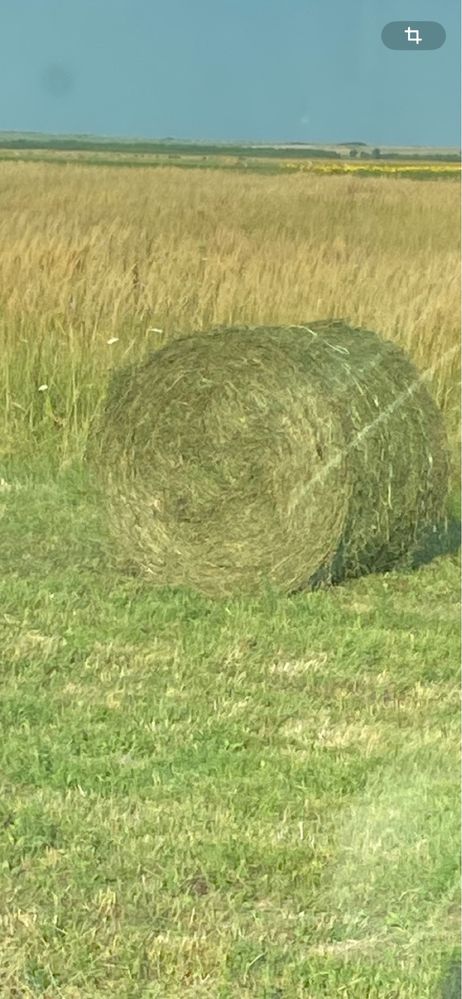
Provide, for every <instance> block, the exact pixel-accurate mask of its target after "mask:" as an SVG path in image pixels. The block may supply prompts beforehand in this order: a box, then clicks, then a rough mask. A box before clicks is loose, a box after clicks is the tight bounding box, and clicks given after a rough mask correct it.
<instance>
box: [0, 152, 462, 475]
mask: <svg viewBox="0 0 462 999" xmlns="http://www.w3.org/2000/svg"><path fill="white" fill-rule="evenodd" d="M0 198H1V214H0V343H1V351H2V356H3V358H4V361H5V362H6V363H4V364H3V365H2V375H1V383H0V384H1V391H2V396H3V400H4V405H3V407H2V411H3V414H4V415H3V419H4V428H3V434H2V442H3V446H2V451H3V454H4V455H5V456H9V455H11V454H19V453H21V454H22V453H24V454H25V453H27V452H29V451H31V450H36V449H37V448H40V447H49V446H50V442H52V447H53V451H54V454H55V455H56V456H58V457H59V459H60V460H61V461H64V462H65V461H67V460H70V459H73V458H74V457H76V456H78V455H79V454H81V453H82V449H83V447H84V442H85V439H86V436H87V433H88V429H89V426H90V424H91V422H92V421H93V419H94V418H95V414H96V413H97V410H98V406H99V404H100V402H101V399H102V396H103V392H104V388H105V384H106V377H107V374H108V371H109V370H110V368H112V367H113V366H114V365H120V364H122V363H126V362H127V361H129V360H133V359H136V358H137V357H139V356H140V355H142V354H144V353H145V351H146V350H147V349H148V348H149V347H154V346H158V345H159V344H160V343H163V342H164V341H165V340H167V339H169V338H170V337H174V336H178V335H180V334H182V333H184V332H189V331H192V330H200V329H206V328H207V327H208V326H209V325H212V324H218V323H219V324H222V323H226V324H228V323H229V324H231V323H237V322H245V323H252V324H259V323H261V324H265V323H271V324H273V325H274V324H283V323H293V324H296V323H302V322H303V321H305V322H306V321H307V320H315V319H323V318H326V317H337V318H344V319H346V320H347V321H348V322H350V323H352V324H359V325H363V326H366V327H369V328H370V329H373V330H376V331H378V332H380V333H382V334H383V335H384V336H385V337H387V338H391V339H394V340H396V341H398V342H399V343H400V344H401V345H402V346H404V347H405V348H406V349H407V350H408V351H409V353H410V354H411V356H412V358H413V359H414V361H415V362H416V364H417V366H418V367H419V369H420V370H421V371H422V372H423V371H426V372H427V374H426V377H427V378H428V385H429V387H430V388H431V390H432V391H433V394H434V396H435V397H436V399H437V401H438V402H439V404H440V405H441V406H442V408H443V410H444V412H445V414H446V419H447V425H448V429H449V432H450V435H451V439H452V441H453V442H454V444H455V442H456V440H457V432H458V429H457V428H458V425H459V416H458V409H459V338H460V334H459V330H460V277H459V272H460V249H459V232H460V225H459V212H460V185H459V183H458V182H457V181H456V182H454V181H444V180H443V181H440V182H437V183H435V182H431V181H425V180H423V181H422V180H420V181H419V180H409V179H397V178H392V177H387V176H380V177H377V178H375V177H371V178H364V177H357V176H354V175H353V174H352V175H351V176H335V175H334V176H328V175H315V174H310V173H302V172H300V173H297V172H295V171H294V172H293V173H287V174H281V175H276V176H274V175H273V176H268V175H267V176H264V175H256V174H253V173H252V172H251V171H246V172H245V171H242V172H241V173H239V172H233V173H231V172H229V171H228V172H227V171H225V170H223V171H220V170H213V171H205V170H204V171H197V170H196V171H194V170H187V169H182V170H178V169H175V168H174V167H168V166H166V167H159V168H157V169H155V170H152V169H149V168H148V167H142V166H140V167H139V168H137V167H136V168H133V167H132V168H128V167H124V166H117V167H106V166H102V165H95V166H88V165H82V164H79V163H76V164H59V163H46V164H44V163H34V162H2V163H1V164H0Z"/></svg>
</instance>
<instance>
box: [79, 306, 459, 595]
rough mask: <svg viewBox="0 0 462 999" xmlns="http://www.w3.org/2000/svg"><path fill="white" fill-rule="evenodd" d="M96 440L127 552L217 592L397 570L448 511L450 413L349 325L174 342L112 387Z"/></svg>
mask: <svg viewBox="0 0 462 999" xmlns="http://www.w3.org/2000/svg"><path fill="white" fill-rule="evenodd" d="M95 439H96V440H97V442H98V446H97V449H96V451H97V454H98V457H97V459H96V464H97V466H98V471H99V475H100V481H101V482H102V484H103V486H104V489H105V496H106V499H107V512H108V518H109V522H110V525H111V530H112V531H113V533H114V536H115V539H116V541H117V545H118V547H119V551H121V552H123V554H124V556H127V557H128V559H129V561H130V562H131V564H132V565H134V566H136V567H137V569H138V570H139V571H141V572H142V574H145V575H147V576H149V578H151V579H152V581H153V582H155V583H157V584H160V585H166V584H170V585H186V586H190V587H193V588H195V589H197V590H199V591H201V592H202V593H204V594H207V595H210V596H227V595H232V594H235V593H249V592H251V591H254V590H255V589H257V588H258V587H259V586H260V585H262V584H269V585H270V586H272V587H274V588H276V589H277V590H279V591H283V592H286V593H289V592H293V591H295V590H298V589H301V588H312V587H313V586H315V585H319V584H324V583H329V582H332V581H334V580H340V579H343V578H347V577H351V576H355V575H358V574H360V573H362V572H366V571H371V570H379V571H383V570H386V569H389V568H392V567H393V566H395V565H396V564H398V563H399V562H400V560H402V559H403V557H404V556H406V554H409V552H411V551H412V550H413V547H414V546H415V545H417V544H418V539H419V537H420V536H421V534H422V531H423V530H425V529H428V527H429V525H433V524H436V523H437V522H439V521H440V520H441V518H442V516H443V515H444V508H445V501H446V494H447V488H448V453H447V445H446V438H445V432H444V428H443V422H442V417H441V414H440V413H439V410H438V409H437V407H436V405H435V404H434V402H433V401H432V399H431V397H430V395H429V393H428V391H427V390H426V388H425V387H424V384H423V382H422V379H420V380H419V377H418V374H417V372H416V370H415V368H414V367H413V365H412V364H411V362H410V361H409V360H408V359H407V357H406V356H405V355H404V354H403V352H402V351H401V350H400V349H398V348H397V347H396V346H395V345H394V344H391V343H389V342H386V341H384V340H382V339H381V338H380V337H378V336H377V335H376V334H375V333H372V332H370V331H367V330H362V329H361V330H360V329H353V328H352V327H349V326H347V325H345V323H343V322H342V321H338V320H337V321H325V322H313V323H307V324H305V325H304V326H300V327H298V326H297V327H283V328H275V327H264V328H263V327H232V328H223V327H221V328H218V329H215V330H211V331H210V332H208V333H197V334H194V335H193V336H189V337H185V338H182V339H177V340H174V341H172V342H171V343H169V344H168V345H167V346H165V347H163V348H162V349H161V350H159V351H156V352H154V353H153V354H151V355H149V357H148V358H147V359H146V360H145V362H143V363H142V364H140V365H139V366H134V367H131V368H128V369H124V370H120V371H119V372H117V373H116V374H115V375H114V377H113V379H112V382H111V385H110V389H109V392H108V396H107V400H106V407H105V410H104V413H103V418H102V421H101V423H100V426H99V428H98V432H97V435H96V438H95Z"/></svg>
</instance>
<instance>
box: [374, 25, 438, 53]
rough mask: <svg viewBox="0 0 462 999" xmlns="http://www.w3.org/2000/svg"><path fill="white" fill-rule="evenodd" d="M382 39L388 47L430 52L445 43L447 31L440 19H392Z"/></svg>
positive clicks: (402, 50) (384, 30) (385, 28)
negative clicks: (439, 22) (439, 21)
mask: <svg viewBox="0 0 462 999" xmlns="http://www.w3.org/2000/svg"><path fill="white" fill-rule="evenodd" d="M382 41H383V44H384V45H386V46H387V49H396V50H400V51H401V52H404V51H405V50H406V51H408V52H409V51H411V52H425V51H426V52H428V51H429V50H430V49H440V48H441V46H442V45H444V43H445V41H446V32H445V30H444V28H443V25H442V24H438V21H390V23H389V24H386V25H385V27H384V29H383V31H382Z"/></svg>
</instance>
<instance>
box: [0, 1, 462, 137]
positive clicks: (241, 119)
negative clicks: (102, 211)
mask: <svg viewBox="0 0 462 999" xmlns="http://www.w3.org/2000/svg"><path fill="white" fill-rule="evenodd" d="M403 19H410V20H412V19H418V20H434V21H439V22H440V23H441V24H443V26H444V28H445V30H446V35H447V38H446V43H445V44H444V46H443V47H442V48H441V49H438V50H436V51H433V52H431V51H430V52H421V51H417V52H416V51H412V52H407V51H406V52H392V51H390V50H389V49H387V48H385V46H384V45H383V43H382V41H381V31H382V28H383V27H384V25H385V24H386V23H388V22H389V21H394V20H403ZM460 44H461V35H460V4H459V0H419V2H416V0H406V4H405V5H404V6H403V4H402V2H398V0H162V2H161V0H2V3H1V10H0V94H1V100H0V130H14V131H35V132H53V133H68V134H70V133H87V134H95V135H114V136H120V137H122V136H124V137H131V136H132V137H146V138H164V137H166V136H173V137H175V138H185V139H193V138H197V139H208V140H256V141H265V140H268V141H289V142H290V141H303V142H310V141H311V142H328V141H330V142H342V141H364V142H370V143H373V144H374V145H381V144H382V145H430V146H458V145H459V144H460V86H461V85H460Z"/></svg>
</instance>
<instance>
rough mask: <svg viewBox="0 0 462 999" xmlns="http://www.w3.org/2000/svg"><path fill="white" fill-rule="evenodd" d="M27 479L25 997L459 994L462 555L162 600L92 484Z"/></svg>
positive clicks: (20, 698) (10, 604)
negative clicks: (110, 554) (349, 576)
mask: <svg viewBox="0 0 462 999" xmlns="http://www.w3.org/2000/svg"><path fill="white" fill-rule="evenodd" d="M11 472H13V470H11ZM10 479H11V481H4V482H3V484H2V493H1V499H2V513H3V517H2V526H3V531H2V542H1V543H2V549H1V558H2V563H3V566H4V572H3V579H2V584H1V586H2V623H1V642H2V649H3V661H4V674H3V691H2V702H1V712H2V716H3V717H2V721H3V740H2V766H1V775H2V776H1V783H2V788H1V811H0V828H1V833H0V836H1V848H0V856H1V859H2V864H1V892H0V896H1V900H2V901H1V914H2V915H1V918H2V933H1V943H0V949H1V954H2V960H1V971H0V983H1V984H0V993H1V995H2V996H5V997H7V996H8V997H11V999H13V997H18V999H19V996H21V997H22V996H24V997H26V996H27V997H29V996H47V997H50V999H55V997H56V999H58V997H61V996H62V997H66V999H70V997H88V999H90V997H92V999H93V997H99V996H107V995H116V996H120V997H123V999H129V997H130V999H132V997H133V999H135V997H138V996H139V997H159V999H160V997H164V996H171V997H180V996H184V995H188V996H189V995H191V996H198V997H206V996H207V997H217V999H218V997H220V999H225V997H238V996H241V995H242V996H256V997H261V999H263V997H267V999H269V997H274V999H275V997H276V996H278V997H284V999H292V997H294V999H295V997H298V996H304V997H305V996H307V997H313V999H318V997H321V996H337V995H338V996H352V997H353V996H354V997H358V999H362V997H364V999H365V997H380V999H385V997H387V999H388V997H390V999H391V997H400V999H401V997H405V999H411V997H412V999H424V997H431V996H432V997H433V996H439V995H443V993H442V992H441V991H439V988H440V983H441V980H442V977H444V974H445V971H446V970H449V969H450V965H451V960H453V959H454V955H455V953H456V951H457V939H458V926H459V915H458V913H459V908H458V887H457V886H458V854H459V818H458V814H459V809H458V799H459V773H458V765H457V761H458V739H459V696H458V683H457V667H458V658H459V633H458V593H457V590H458V579H459V568H458V563H457V559H456V558H455V557H451V556H449V557H444V558H441V559H439V560H435V561H433V562H432V563H431V564H429V565H427V566H425V567H422V568H420V569H419V570H418V571H416V572H414V573H412V574H389V575H387V576H377V577H369V578H367V579H363V580H360V581H359V582H355V583H353V584H351V585H348V586H345V587H338V588H336V589H333V590H332V591H330V592H328V593H315V594H311V595H310V596H309V597H307V596H306V595H299V596H297V597H294V598H291V599H285V600H282V599H281V600H278V601H275V600H274V599H272V597H271V595H270V594H268V595H265V596H263V597H261V598H258V599H254V600H252V601H244V600H242V601H239V600H232V601H228V602H226V601H222V602H213V601H208V600H206V599H202V598H199V597H197V596H195V595H194V594H191V593H188V592H180V591H178V592H175V591H168V590H165V591H160V592H159V591H157V592H156V591H152V590H150V588H149V586H148V585H146V584H140V583H139V582H138V581H137V580H136V579H135V578H131V579H130V578H123V577H117V576H116V575H114V574H111V573H110V572H108V569H107V554H106V552H105V542H104V541H103V540H102V539H103V537H104V532H102V531H101V527H100V525H99V523H98V520H99V518H100V516H101V514H100V511H99V509H98V508H96V507H95V506H94V504H93V503H92V502H90V500H89V498H88V497H89V495H91V494H90V491H89V489H88V484H87V483H86V481H85V477H84V473H83V472H70V471H69V472H68V473H67V474H64V473H63V474H62V475H60V476H56V477H55V478H54V479H53V480H51V479H50V477H49V476H45V475H42V476H41V475H40V474H38V472H35V474H29V475H28V476H27V477H26V476H24V477H23V478H22V479H21V475H20V473H19V470H18V471H17V473H16V475H13V474H11V475H10Z"/></svg>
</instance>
